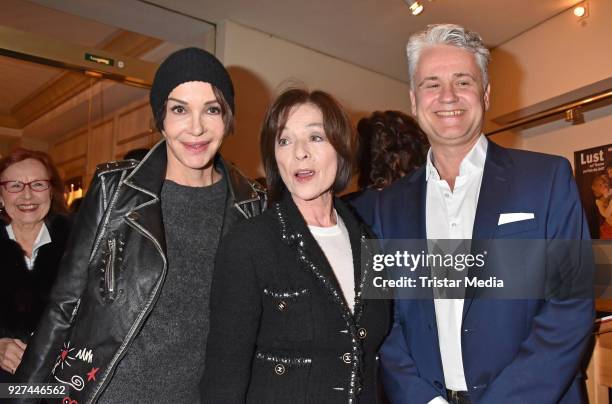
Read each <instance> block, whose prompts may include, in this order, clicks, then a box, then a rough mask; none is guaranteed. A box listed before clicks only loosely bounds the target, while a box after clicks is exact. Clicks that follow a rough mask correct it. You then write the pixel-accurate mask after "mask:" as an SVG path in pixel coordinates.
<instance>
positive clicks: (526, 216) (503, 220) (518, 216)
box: [497, 212, 535, 226]
mask: <svg viewBox="0 0 612 404" xmlns="http://www.w3.org/2000/svg"><path fill="white" fill-rule="evenodd" d="M534 218H535V215H534V214H533V213H525V212H518V213H501V214H500V215H499V220H498V221H497V225H498V226H501V225H502V224H507V223H512V222H520V221H522V220H531V219H534Z"/></svg>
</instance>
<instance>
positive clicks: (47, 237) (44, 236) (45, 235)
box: [6, 223, 51, 271]
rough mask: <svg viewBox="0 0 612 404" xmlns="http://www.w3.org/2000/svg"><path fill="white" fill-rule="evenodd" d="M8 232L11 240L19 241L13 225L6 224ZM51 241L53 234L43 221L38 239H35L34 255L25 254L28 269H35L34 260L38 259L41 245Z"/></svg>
mask: <svg viewBox="0 0 612 404" xmlns="http://www.w3.org/2000/svg"><path fill="white" fill-rule="evenodd" d="M6 232H7V233H8V236H9V238H10V239H11V240H13V241H15V242H16V241H17V240H16V239H15V232H14V231H13V227H12V226H11V225H10V224H9V225H7V226H6ZM50 242H51V234H49V229H47V226H45V224H44V223H43V225H42V227H41V228H40V231H39V232H38V236H36V241H34V245H33V246H32V256H31V257H28V256H27V255H24V256H23V258H24V259H25V263H26V267H27V268H28V270H30V271H31V270H32V269H34V261H36V256H37V255H38V250H39V249H40V247H42V246H44V245H45V244H49V243H50Z"/></svg>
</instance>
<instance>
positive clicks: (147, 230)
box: [123, 141, 167, 254]
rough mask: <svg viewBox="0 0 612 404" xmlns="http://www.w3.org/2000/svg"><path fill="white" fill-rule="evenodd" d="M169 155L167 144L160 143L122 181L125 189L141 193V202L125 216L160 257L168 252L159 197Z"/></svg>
mask: <svg viewBox="0 0 612 404" xmlns="http://www.w3.org/2000/svg"><path fill="white" fill-rule="evenodd" d="M166 153H167V152H166V142H165V141H161V142H159V143H157V144H156V145H155V146H154V147H153V149H152V150H151V151H150V152H149V154H148V155H147V157H145V159H143V160H142V161H141V162H140V164H138V166H136V168H134V170H133V171H132V172H131V173H130V175H129V176H128V177H127V178H126V179H125V180H124V181H123V182H124V184H125V185H126V186H128V187H130V188H132V189H133V190H134V191H136V192H138V193H139V198H140V200H141V203H138V204H137V205H135V206H134V208H133V209H132V210H131V211H130V212H127V213H126V215H125V216H126V219H127V220H128V222H130V223H131V224H132V225H133V226H134V227H136V228H138V229H139V230H140V231H142V232H143V233H144V234H145V235H146V236H147V237H149V238H150V239H151V240H152V241H153V242H154V243H157V244H158V247H159V249H160V253H161V254H164V252H165V251H166V236H165V230H164V225H163V222H162V212H161V203H160V199H159V196H160V194H161V189H162V185H163V183H164V179H165V178H166V165H167V154H166ZM125 196H126V197H130V196H129V195H125ZM132 197H133V194H132Z"/></svg>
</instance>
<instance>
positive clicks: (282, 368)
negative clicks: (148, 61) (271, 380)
mask: <svg viewBox="0 0 612 404" xmlns="http://www.w3.org/2000/svg"><path fill="white" fill-rule="evenodd" d="M274 373H276V374H277V375H279V376H281V375H283V374H284V373H285V365H283V364H282V363H277V364H276V365H274Z"/></svg>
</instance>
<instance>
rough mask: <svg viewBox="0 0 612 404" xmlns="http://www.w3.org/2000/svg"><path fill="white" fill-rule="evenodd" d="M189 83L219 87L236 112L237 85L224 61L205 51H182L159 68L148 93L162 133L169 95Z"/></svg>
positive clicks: (190, 49)
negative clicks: (233, 83)
mask: <svg viewBox="0 0 612 404" xmlns="http://www.w3.org/2000/svg"><path fill="white" fill-rule="evenodd" d="M188 81H203V82H205V83H210V84H211V85H213V86H214V87H217V89H219V91H221V93H222V94H223V97H224V98H225V101H227V103H228V104H229V106H230V108H231V110H232V113H233V112H234V86H233V85H232V79H231V78H230V76H229V74H228V73H227V70H225V67H223V65H222V64H221V62H219V60H218V59H217V58H216V57H215V56H214V55H212V54H210V53H209V52H207V51H205V50H203V49H199V48H185V49H181V50H178V51H176V52H174V53H173V54H171V55H170V56H168V57H167V58H166V60H164V62H163V63H162V64H161V65H160V66H159V69H157V72H156V73H155V79H154V80H153V86H152V87H151V92H150V94H149V99H150V102H151V109H152V110H153V117H154V118H155V122H156V124H157V127H158V129H159V130H160V131H161V129H162V125H163V118H164V116H165V113H164V112H165V110H164V108H165V105H166V100H167V99H168V95H170V93H171V92H172V90H174V89H175V88H176V87H177V86H179V85H181V84H183V83H186V82H188Z"/></svg>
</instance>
